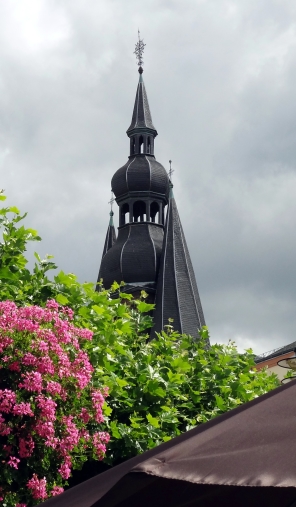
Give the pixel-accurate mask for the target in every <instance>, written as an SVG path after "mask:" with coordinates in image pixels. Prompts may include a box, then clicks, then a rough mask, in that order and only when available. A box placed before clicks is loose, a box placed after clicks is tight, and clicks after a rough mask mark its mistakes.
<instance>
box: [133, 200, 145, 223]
mask: <svg viewBox="0 0 296 507" xmlns="http://www.w3.org/2000/svg"><path fill="white" fill-rule="evenodd" d="M133 219H134V222H145V221H146V203H145V202H144V201H136V202H134V206H133Z"/></svg>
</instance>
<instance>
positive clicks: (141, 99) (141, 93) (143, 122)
mask: <svg viewBox="0 0 296 507" xmlns="http://www.w3.org/2000/svg"><path fill="white" fill-rule="evenodd" d="M140 69H141V67H140ZM140 69H139V71H140ZM134 129H149V130H153V131H154V136H157V131H156V129H155V127H154V125H153V123H152V117H151V112H150V107H149V102H148V97H147V93H146V89H145V84H144V80H143V77H142V73H140V77H139V84H138V88H137V93H136V99H135V105H134V111H133V117H132V122H131V124H130V126H129V128H128V129H127V135H130V134H132V131H133V130H134Z"/></svg>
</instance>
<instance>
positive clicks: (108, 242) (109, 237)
mask: <svg viewBox="0 0 296 507" xmlns="http://www.w3.org/2000/svg"><path fill="white" fill-rule="evenodd" d="M113 215H114V213H113V211H110V220H109V225H108V229H107V234H106V239H105V244H104V249H103V255H102V258H103V257H104V256H105V255H106V253H107V252H108V250H109V249H110V248H111V247H112V246H113V245H114V243H115V241H116V232H115V227H114V224H113Z"/></svg>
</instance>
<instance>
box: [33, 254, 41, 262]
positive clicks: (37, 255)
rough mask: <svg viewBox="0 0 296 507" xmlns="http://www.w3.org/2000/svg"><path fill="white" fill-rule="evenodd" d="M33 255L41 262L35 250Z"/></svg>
mask: <svg viewBox="0 0 296 507" xmlns="http://www.w3.org/2000/svg"><path fill="white" fill-rule="evenodd" d="M34 257H36V259H37V261H38V262H41V257H40V255H39V254H38V253H37V252H34Z"/></svg>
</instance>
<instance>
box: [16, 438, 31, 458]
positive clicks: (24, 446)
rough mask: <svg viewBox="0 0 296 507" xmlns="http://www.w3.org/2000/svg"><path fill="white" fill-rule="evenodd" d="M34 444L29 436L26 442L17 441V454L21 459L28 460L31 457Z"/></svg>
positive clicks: (22, 439)
mask: <svg viewBox="0 0 296 507" xmlns="http://www.w3.org/2000/svg"><path fill="white" fill-rule="evenodd" d="M34 447H35V444H34V441H33V438H32V437H31V435H28V437H27V440H25V439H24V438H20V439H19V454H20V457H21V458H29V457H30V456H32V453H33V450H34Z"/></svg>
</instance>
